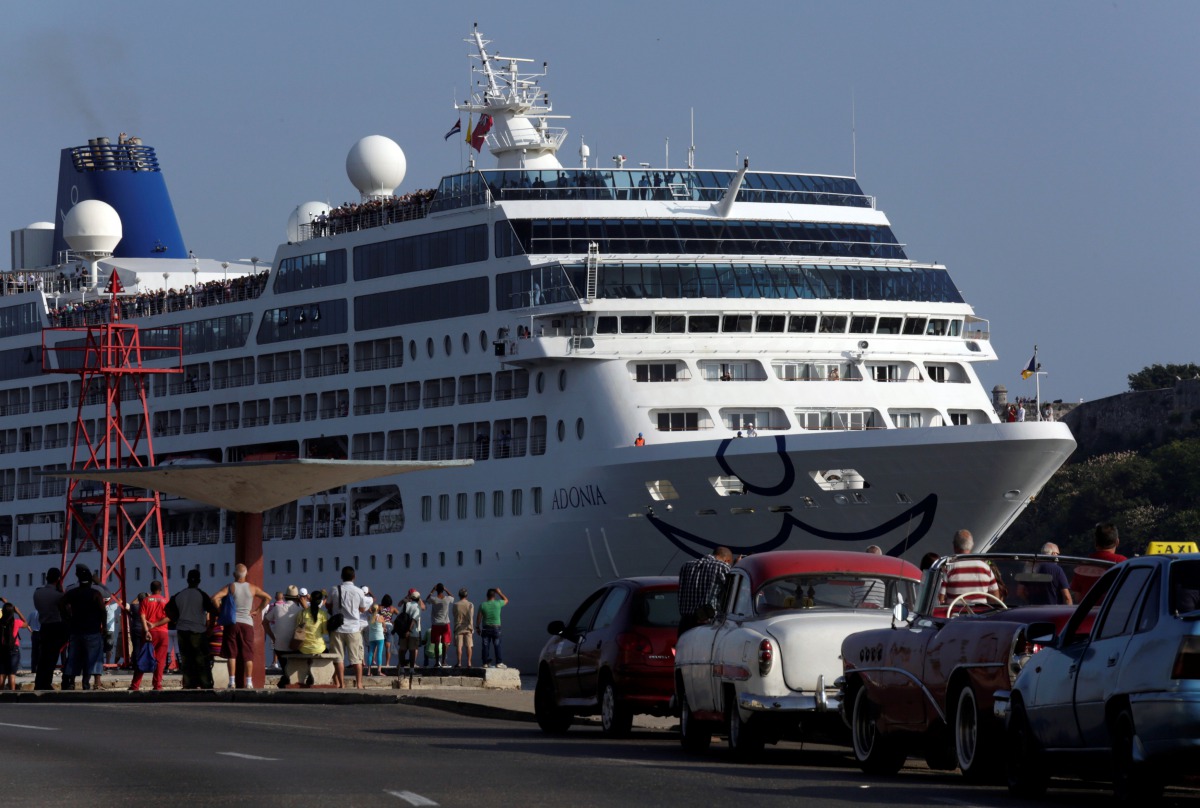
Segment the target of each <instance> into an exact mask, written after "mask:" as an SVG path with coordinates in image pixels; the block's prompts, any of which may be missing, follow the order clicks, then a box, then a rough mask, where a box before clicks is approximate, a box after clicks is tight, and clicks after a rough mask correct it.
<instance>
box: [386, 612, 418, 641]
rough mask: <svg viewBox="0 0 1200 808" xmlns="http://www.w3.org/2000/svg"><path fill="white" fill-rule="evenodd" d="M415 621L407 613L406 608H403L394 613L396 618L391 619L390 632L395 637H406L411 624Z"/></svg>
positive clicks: (410, 632) (411, 626)
mask: <svg viewBox="0 0 1200 808" xmlns="http://www.w3.org/2000/svg"><path fill="white" fill-rule="evenodd" d="M415 623H416V621H415V620H414V619H413V616H412V615H411V614H410V613H409V611H408V609H407V608H403V609H401V610H400V613H399V614H398V615H396V619H395V620H394V621H392V633H393V634H395V635H396V636H397V637H407V636H408V635H410V634H412V630H413V625H415Z"/></svg>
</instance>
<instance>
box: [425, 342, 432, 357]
mask: <svg viewBox="0 0 1200 808" xmlns="http://www.w3.org/2000/svg"><path fill="white" fill-rule="evenodd" d="M425 353H427V354H429V358H430V359H433V337H426V338H425Z"/></svg>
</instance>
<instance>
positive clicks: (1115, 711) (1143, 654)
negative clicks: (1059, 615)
mask: <svg viewBox="0 0 1200 808" xmlns="http://www.w3.org/2000/svg"><path fill="white" fill-rule="evenodd" d="M1037 639H1043V640H1045V641H1046V642H1047V643H1048V644H1047V647H1046V648H1044V649H1043V650H1042V651H1041V652H1040V653H1039V654H1037V655H1036V656H1034V657H1033V658H1032V659H1030V660H1029V662H1028V663H1027V664H1026V665H1025V668H1024V670H1022V671H1021V674H1020V675H1019V676H1018V677H1017V680H1016V683H1015V684H1014V685H1013V687H1012V690H1011V692H1000V693H997V694H996V714H997V715H998V716H1006V717H1007V728H1008V738H1007V743H1006V744H1005V746H1006V748H1007V752H1008V760H1009V765H1008V783H1009V788H1010V789H1011V790H1012V791H1013V792H1014V793H1016V794H1019V795H1026V796H1036V795H1038V794H1040V793H1041V792H1043V791H1045V789H1046V787H1047V784H1048V781H1049V777H1050V775H1051V773H1055V774H1059V773H1071V772H1077V773H1080V774H1086V775H1089V776H1094V775H1095V774H1096V773H1097V772H1099V773H1106V774H1108V775H1110V776H1111V777H1112V779H1113V786H1114V790H1115V791H1116V793H1117V797H1118V798H1120V799H1125V800H1131V801H1132V800H1136V801H1137V802H1138V803H1139V804H1144V803H1146V802H1149V801H1152V800H1154V799H1156V798H1158V797H1159V796H1160V795H1161V793H1162V791H1163V787H1164V786H1165V785H1166V784H1167V783H1169V782H1171V781H1172V780H1178V779H1180V778H1182V777H1183V776H1184V775H1194V773H1195V772H1196V771H1197V764H1200V556H1195V555H1189V556H1179V555H1153V556H1146V557H1144V558H1133V559H1130V560H1129V561H1126V562H1124V563H1122V564H1118V565H1117V566H1116V567H1114V568H1113V569H1111V570H1109V571H1108V572H1107V573H1106V574H1105V575H1104V577H1103V578H1101V579H1100V581H1099V582H1098V583H1096V585H1095V586H1093V587H1092V589H1091V590H1090V591H1089V592H1088V593H1087V595H1086V596H1085V597H1084V598H1083V600H1082V601H1081V602H1080V603H1079V606H1078V608H1077V609H1076V610H1075V612H1074V614H1072V616H1071V618H1070V619H1069V620H1068V621H1067V623H1066V625H1065V626H1064V627H1063V628H1062V629H1061V631H1059V632H1058V634H1057V636H1056V637H1054V638H1051V639H1047V638H1044V637H1039V638H1037Z"/></svg>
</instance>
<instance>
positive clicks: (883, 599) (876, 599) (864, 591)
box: [754, 573, 917, 615]
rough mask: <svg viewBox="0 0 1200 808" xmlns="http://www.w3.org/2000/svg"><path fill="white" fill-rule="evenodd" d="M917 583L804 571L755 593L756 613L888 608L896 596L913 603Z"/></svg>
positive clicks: (893, 603)
mask: <svg viewBox="0 0 1200 808" xmlns="http://www.w3.org/2000/svg"><path fill="white" fill-rule="evenodd" d="M916 588H917V587H916V582H914V581H910V580H908V579H907V578H892V577H888V576H864V575H858V574H852V573H830V574H807V575H793V576H789V577H786V578H776V579H775V580H773V581H768V582H767V583H765V584H763V585H762V586H761V587H759V589H758V591H757V592H756V593H755V595H754V612H755V613H756V614H760V615H763V614H773V613H775V612H782V611H792V610H799V609H890V608H891V607H892V606H893V605H895V603H896V596H897V595H903V596H904V602H905V603H912V602H913V595H914V594H915V593H916Z"/></svg>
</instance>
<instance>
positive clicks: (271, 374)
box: [258, 368, 301, 384]
mask: <svg viewBox="0 0 1200 808" xmlns="http://www.w3.org/2000/svg"><path fill="white" fill-rule="evenodd" d="M300 372H301V371H300V368H282V369H280V370H264V371H261V372H260V373H259V374H258V383H259V384H273V383H274V382H294V381H296V380H297V379H299V378H300Z"/></svg>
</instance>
